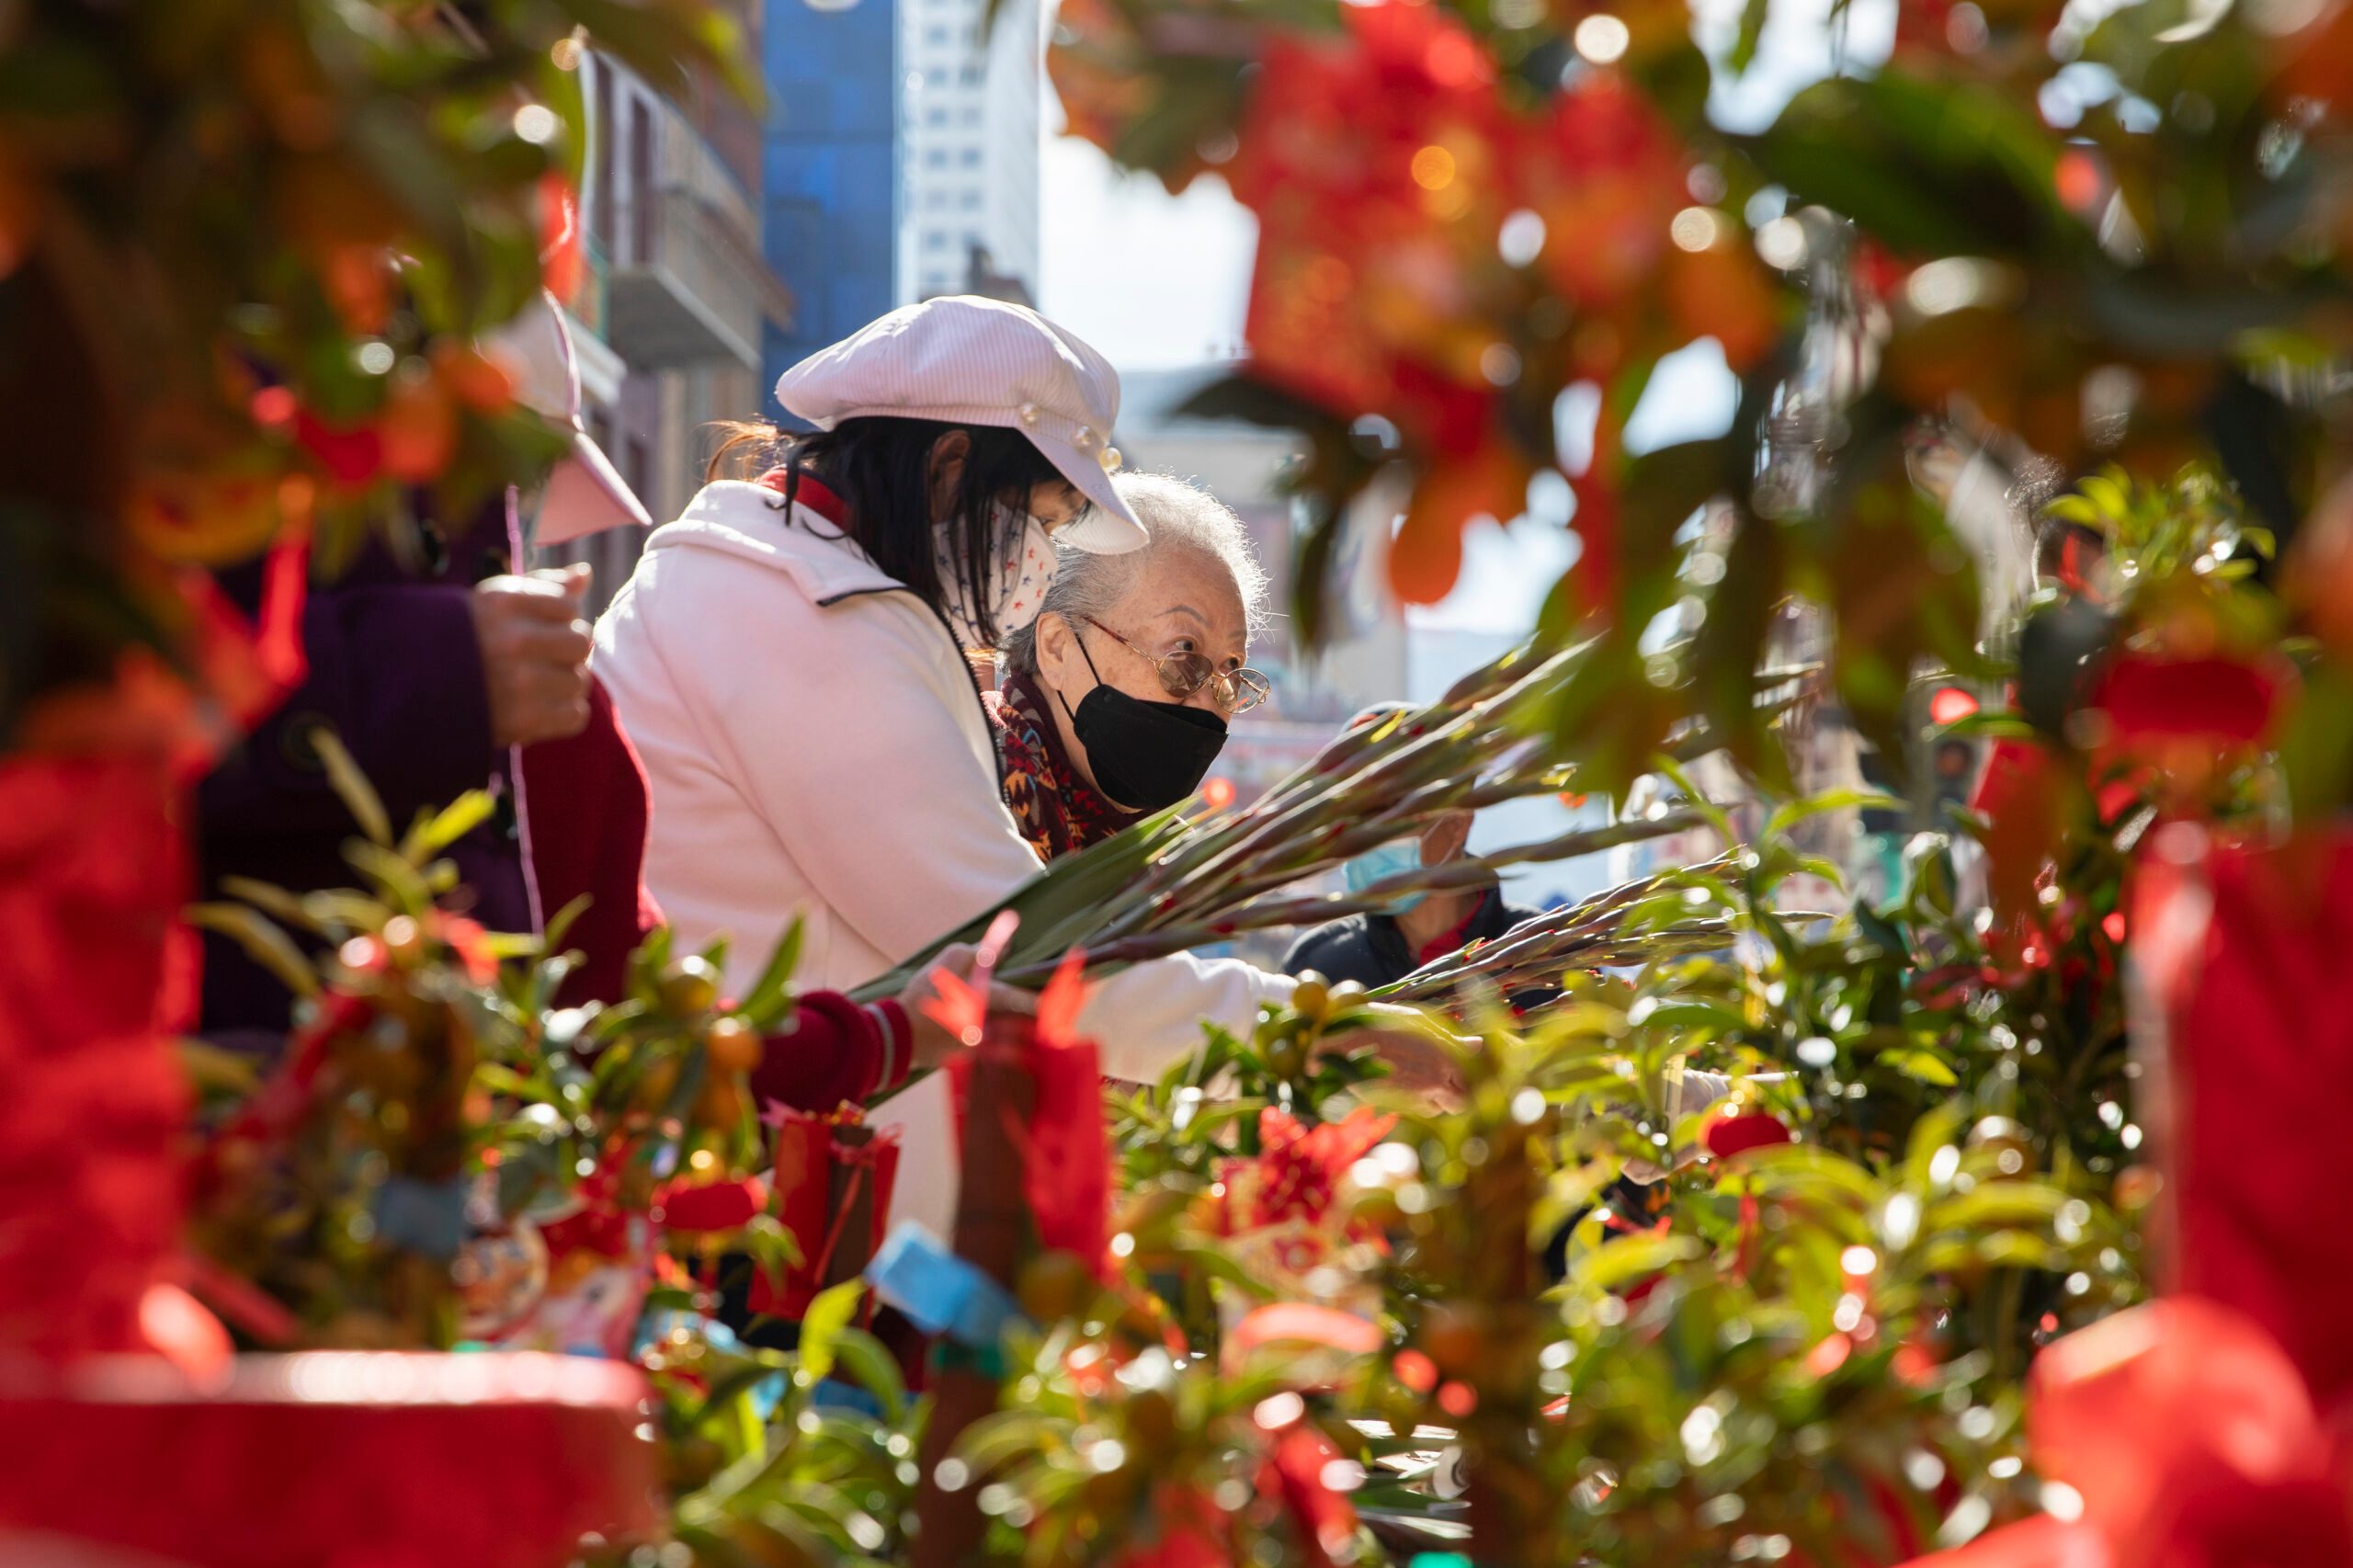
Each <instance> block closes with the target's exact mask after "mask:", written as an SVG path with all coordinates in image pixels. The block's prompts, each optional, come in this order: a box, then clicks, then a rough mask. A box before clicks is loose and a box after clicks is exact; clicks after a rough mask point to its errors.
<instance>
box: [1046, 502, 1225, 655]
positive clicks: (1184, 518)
mask: <svg viewBox="0 0 2353 1568" xmlns="http://www.w3.org/2000/svg"><path fill="white" fill-rule="evenodd" d="M1113 483H1116V484H1117V485H1118V486H1119V488H1120V499H1121V500H1123V501H1125V502H1126V503H1127V504H1128V506H1129V507H1130V508H1131V510H1133V511H1134V513H1135V515H1136V517H1137V520H1138V521H1140V522H1142V524H1143V526H1144V528H1145V529H1146V530H1147V531H1148V532H1149V533H1150V534H1151V535H1152V540H1151V542H1149V543H1147V544H1146V545H1144V546H1143V548H1142V549H1141V550H1131V551H1128V552H1127V553H1125V554H1124V555H1089V554H1088V553H1086V551H1081V550H1073V549H1072V548H1070V547H1069V546H1068V545H1062V546H1058V547H1057V548H1056V550H1055V551H1054V556H1055V561H1054V581H1053V585H1052V586H1051V587H1049V588H1048V589H1047V590H1046V601H1045V603H1044V604H1042V605H1040V607H1039V608H1038V613H1039V614H1040V615H1043V614H1045V613H1046V612H1047V611H1048V610H1052V611H1054V612H1056V613H1057V614H1059V615H1061V616H1062V617H1063V619H1066V620H1076V619H1079V618H1081V617H1083V616H1090V615H1091V616H1093V617H1095V618H1096V619H1098V620H1100V619H1108V617H1109V616H1110V614H1111V611H1112V608H1113V607H1114V606H1116V605H1117V604H1118V603H1119V602H1120V599H1122V598H1124V597H1127V592H1128V590H1129V589H1130V588H1132V587H1133V586H1135V585H1136V581H1137V579H1139V578H1140V577H1142V575H1143V574H1144V573H1145V572H1147V571H1149V570H1150V569H1151V566H1152V562H1153V561H1154V558H1155V557H1157V556H1158V555H1160V554H1161V553H1162V552H1163V551H1192V552H1194V553H1196V554H1199V555H1205V556H1207V557H1209V559H1211V561H1214V562H1217V563H1218V564H1219V565H1221V566H1222V567H1224V568H1225V569H1226V571H1228V572H1229V573H1231V574H1233V586H1234V589H1235V591H1236V592H1238V593H1240V594H1241V596H1242V615H1243V623H1244V624H1245V626H1246V627H1247V628H1248V629H1249V631H1250V632H1251V634H1252V635H1254V636H1255V635H1256V633H1257V632H1258V631H1259V630H1260V628H1261V627H1263V626H1264V625H1265V623H1266V615H1267V574H1266V572H1265V570H1264V569H1263V568H1261V567H1260V566H1259V564H1258V558H1257V557H1256V556H1255V555H1253V554H1252V553H1251V552H1250V531H1249V529H1248V528H1245V527H1244V526H1243V522H1242V519H1241V518H1240V517H1235V516H1234V515H1233V508H1232V507H1230V506H1226V504H1225V503H1224V502H1222V501H1220V500H1219V499H1218V498H1217V497H1216V496H1214V495H1211V494H1210V493H1209V492H1208V491H1206V490H1202V489H1199V488H1198V487H1197V486H1194V485H1191V484H1188V483H1186V482H1185V481H1183V480H1181V479H1178V478H1176V477H1175V476H1174V475H1171V474H1165V473H1123V474H1121V475H1120V477H1119V478H1118V479H1117V480H1115V481H1114V482H1113ZM1004 646H1005V659H1006V665H1009V666H1010V667H1011V668H1013V669H1014V670H1016V671H1017V672H1019V673H1020V674H1022V675H1032V676H1034V675H1036V674H1037V673H1038V627H1037V623H1036V622H1035V621H1032V622H1031V623H1030V624H1029V625H1028V626H1025V627H1023V628H1021V630H1019V631H1015V632H1011V633H1009V634H1008V635H1007V636H1006V639H1005V644H1004Z"/></svg>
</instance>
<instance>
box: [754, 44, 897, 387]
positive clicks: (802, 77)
mask: <svg viewBox="0 0 2353 1568" xmlns="http://www.w3.org/2000/svg"><path fill="white" fill-rule="evenodd" d="M762 52H763V55H764V57H765V58H764V64H765V67H766V74H767V87H768V118H767V131H766V145H765V149H764V152H765V163H766V167H765V171H764V172H765V174H766V176H767V178H766V190H765V195H764V204H763V212H762V215H761V246H762V249H763V251H764V252H765V253H766V255H767V261H768V265H769V266H770V267H774V268H775V269H776V270H777V271H778V272H779V273H780V274H781V275H782V276H783V277H784V278H787V279H788V280H789V281H790V284H791V287H792V292H793V297H794V301H795V306H794V310H793V312H792V322H791V324H790V326H778V325H776V324H770V325H769V326H768V328H767V337H766V340H765V342H764V344H763V346H762V347H763V354H762V358H763V360H764V363H765V370H766V374H765V376H764V377H763V381H762V386H763V404H762V409H761V412H762V413H764V414H767V415H780V414H781V410H779V408H777V406H776V403H775V401H774V391H773V389H774V388H775V386H776V381H777V378H778V377H779V376H780V375H782V374H783V373H784V371H785V369H787V368H788V367H790V365H792V364H793V363H794V362H795V361H796V360H798V359H800V358H801V357H802V356H804V355H806V354H809V353H811V352H812V351H813V350H815V349H818V348H822V347H824V346H825V345H827V344H829V343H834V342H836V341H838V340H839V339H841V338H842V337H844V336H846V335H848V334H849V333H851V332H854V331H856V330H857V329H858V327H860V326H863V325H864V324H867V323H868V322H870V321H872V320H873V319H874V318H875V317H877V316H880V315H882V314H885V313H887V312H889V311H890V310H891V309H892V307H893V306H894V305H896V304H897V303H898V302H899V291H898V277H897V257H898V247H899V237H898V236H899V212H900V204H901V200H902V196H901V191H900V178H901V176H900V165H901V157H900V147H899V127H900V118H899V104H900V74H901V64H900V54H899V18H898V16H897V10H896V6H895V5H894V4H893V0H857V3H856V4H854V5H852V6H849V7H848V8H847V9H846V10H824V11H820V10H815V9H813V8H811V7H810V6H807V5H805V4H802V3H801V0H777V3H775V4H772V5H770V6H769V7H768V9H767V28H766V31H765V37H764V40H763V50H762Z"/></svg>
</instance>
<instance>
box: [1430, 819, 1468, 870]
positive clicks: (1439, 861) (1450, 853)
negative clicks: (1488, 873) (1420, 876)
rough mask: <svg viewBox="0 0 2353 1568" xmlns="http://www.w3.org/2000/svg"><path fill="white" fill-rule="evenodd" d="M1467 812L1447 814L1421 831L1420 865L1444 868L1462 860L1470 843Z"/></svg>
mask: <svg viewBox="0 0 2353 1568" xmlns="http://www.w3.org/2000/svg"><path fill="white" fill-rule="evenodd" d="M1471 817H1472V813H1471V812H1447V813H1446V814H1445V815H1444V816H1442V817H1440V818H1438V821H1436V822H1434V823H1432V824H1430V825H1429V826H1427V827H1426V828H1424V829H1423V830H1422V864H1423V865H1425V866H1444V865H1447V864H1449V863H1450V862H1452V861H1455V860H1459V859H1461V858H1462V851H1463V850H1464V849H1466V848H1467V847H1469V846H1470V843H1471Z"/></svg>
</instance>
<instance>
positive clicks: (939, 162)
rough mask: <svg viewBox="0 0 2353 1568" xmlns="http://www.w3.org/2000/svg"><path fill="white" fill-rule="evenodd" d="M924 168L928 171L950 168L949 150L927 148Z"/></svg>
mask: <svg viewBox="0 0 2353 1568" xmlns="http://www.w3.org/2000/svg"><path fill="white" fill-rule="evenodd" d="M923 166H924V167H925V168H927V169H944V168H946V167H947V166H948V149H947V148H945V147H931V148H926V150H925V152H924V155H923Z"/></svg>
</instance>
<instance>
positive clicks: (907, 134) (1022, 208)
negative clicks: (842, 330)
mask: <svg viewBox="0 0 2353 1568" xmlns="http://www.w3.org/2000/svg"><path fill="white" fill-rule="evenodd" d="M987 5H988V0H899V26H900V48H901V53H902V58H903V59H904V62H905V72H906V74H905V76H904V81H903V84H902V85H903V91H902V94H901V97H900V115H901V124H902V126H903V128H904V134H903V136H902V137H901V139H900V145H901V147H902V149H903V151H904V158H905V164H904V170H905V174H904V187H903V189H904V207H903V208H902V210H901V218H900V224H899V269H898V270H899V291H900V294H901V297H902V298H903V299H904V300H906V301H915V300H922V299H927V298H929V297H930V296H932V295H935V294H956V293H963V292H966V291H968V290H975V289H976V288H977V289H978V290H979V291H984V292H989V293H999V292H1004V291H1006V285H1007V284H1010V283H1017V284H1018V285H1019V292H1020V295H1021V297H1023V298H1024V299H1025V300H1029V301H1034V300H1035V298H1036V295H1037V291H1038V165H1039V151H1040V139H1041V137H1042V134H1043V109H1044V104H1045V69H1044V51H1045V30H1044V13H1043V11H1042V10H1041V8H1040V0H1000V3H999V5H998V6H997V10H996V17H995V22H994V24H992V25H990V26H989V27H988V29H987V31H986V33H985V36H984V35H983V21H982V18H983V15H984V13H985V12H986V10H987ZM976 257H978V258H984V260H985V266H984V267H983V266H976ZM976 274H985V275H993V276H994V278H995V279H996V280H997V283H996V286H995V287H990V286H988V285H987V279H986V278H985V277H976Z"/></svg>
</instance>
